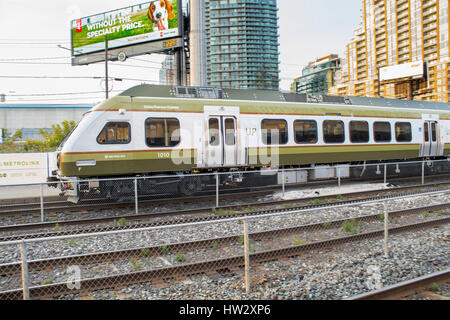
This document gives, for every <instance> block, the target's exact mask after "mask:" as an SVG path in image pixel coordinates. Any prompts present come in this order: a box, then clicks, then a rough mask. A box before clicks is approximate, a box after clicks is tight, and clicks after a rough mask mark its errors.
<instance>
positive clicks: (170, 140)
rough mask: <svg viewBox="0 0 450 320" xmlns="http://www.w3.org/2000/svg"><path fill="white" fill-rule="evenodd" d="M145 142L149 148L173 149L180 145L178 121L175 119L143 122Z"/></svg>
mask: <svg viewBox="0 0 450 320" xmlns="http://www.w3.org/2000/svg"><path fill="white" fill-rule="evenodd" d="M145 142H146V144H147V146H149V147H175V146H177V145H178V144H179V143H180V121H179V120H178V119H175V118H149V119H147V120H145Z"/></svg>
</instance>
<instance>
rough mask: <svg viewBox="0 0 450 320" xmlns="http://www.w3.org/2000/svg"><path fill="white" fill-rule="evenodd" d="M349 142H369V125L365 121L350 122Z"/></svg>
mask: <svg viewBox="0 0 450 320" xmlns="http://www.w3.org/2000/svg"><path fill="white" fill-rule="evenodd" d="M350 141H351V142H352V143H367V142H369V123H368V122H367V121H350Z"/></svg>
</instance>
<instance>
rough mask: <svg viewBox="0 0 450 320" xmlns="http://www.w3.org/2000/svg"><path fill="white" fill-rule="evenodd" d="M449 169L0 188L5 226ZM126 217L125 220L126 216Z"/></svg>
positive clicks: (332, 169) (447, 165)
mask: <svg viewBox="0 0 450 320" xmlns="http://www.w3.org/2000/svg"><path fill="white" fill-rule="evenodd" d="M439 172H450V162H449V161H447V160H445V161H424V162H401V163H389V164H378V165H377V164H367V165H365V164H361V165H352V166H350V165H336V166H316V167H313V168H309V167H308V168H296V169H279V170H275V169H266V170H261V171H245V172H240V171H233V172H212V173H206V174H195V175H194V174H193V175H159V176H158V175H157V176H151V177H136V178H131V179H130V178H117V179H99V180H76V179H69V180H68V181H65V182H52V183H47V184H26V185H16V186H0V214H1V215H2V219H1V221H0V225H3V226H4V225H15V224H29V223H39V222H48V223H55V227H56V228H57V229H58V226H57V225H56V223H57V222H59V221H68V220H69V221H70V220H81V219H85V220H88V219H95V218H100V217H117V221H116V224H118V225H120V224H123V219H125V220H128V219H127V217H128V216H133V215H143V214H158V213H162V212H177V211H187V210H199V209H210V210H213V211H215V212H217V213H219V214H220V213H223V212H222V211H224V210H221V208H223V207H227V206H231V205H234V206H237V205H242V206H248V207H251V205H252V204H261V203H265V202H273V201H276V200H283V199H284V200H285V199H296V198H305V197H315V196H317V195H326V194H341V193H342V194H344V193H348V192H352V191H359V190H360V189H361V186H360V183H361V181H363V180H366V179H367V177H372V178H377V181H378V182H379V183H378V184H375V183H373V182H371V183H366V186H365V187H366V188H371V189H376V188H379V189H383V188H386V185H388V184H389V182H390V181H392V180H393V179H398V178H412V177H418V178H419V179H421V183H422V184H425V183H429V182H435V181H436V180H438V179H437V178H436V177H434V178H433V180H429V179H427V177H428V176H431V175H435V174H436V173H439ZM121 218H123V219H122V220H121Z"/></svg>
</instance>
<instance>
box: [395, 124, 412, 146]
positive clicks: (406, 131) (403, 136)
mask: <svg viewBox="0 0 450 320" xmlns="http://www.w3.org/2000/svg"><path fill="white" fill-rule="evenodd" d="M395 138H396V140H397V142H411V140H412V130H411V123H409V122H397V123H396V124H395Z"/></svg>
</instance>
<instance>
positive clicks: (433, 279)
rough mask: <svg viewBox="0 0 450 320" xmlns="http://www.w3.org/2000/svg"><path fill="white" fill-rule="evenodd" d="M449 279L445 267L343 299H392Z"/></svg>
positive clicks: (449, 273)
mask: <svg viewBox="0 0 450 320" xmlns="http://www.w3.org/2000/svg"><path fill="white" fill-rule="evenodd" d="M449 281H450V269H446V270H442V271H438V272H435V273H432V274H429V275H425V276H422V277H419V278H416V279H413V280H407V281H403V282H400V283H397V284H394V285H392V286H388V287H385V288H381V289H379V290H375V291H371V292H368V293H363V294H360V295H357V296H353V297H350V298H348V299H345V300H394V299H398V298H401V297H406V296H408V295H411V294H414V293H416V292H418V291H420V290H423V289H426V288H429V287H431V286H432V285H433V284H440V283H446V282H449Z"/></svg>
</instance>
